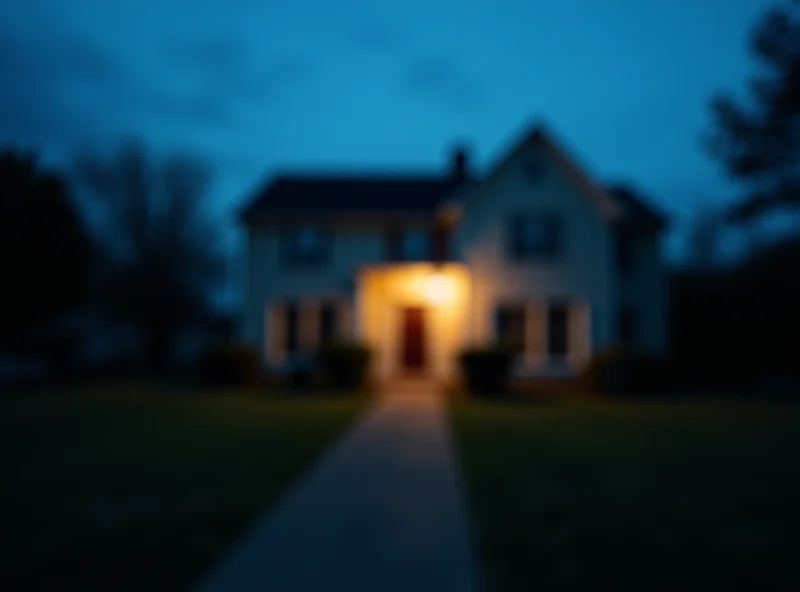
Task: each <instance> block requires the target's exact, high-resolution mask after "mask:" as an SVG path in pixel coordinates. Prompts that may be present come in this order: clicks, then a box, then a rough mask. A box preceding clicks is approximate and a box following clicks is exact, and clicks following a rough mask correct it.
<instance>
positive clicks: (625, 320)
mask: <svg viewBox="0 0 800 592" xmlns="http://www.w3.org/2000/svg"><path fill="white" fill-rule="evenodd" d="M618 327H619V328H618V332H619V340H620V341H621V342H622V343H624V344H630V343H633V341H634V340H635V339H636V314H635V313H634V311H633V309H632V308H631V307H630V306H623V307H622V308H621V309H620V311H619V319H618Z"/></svg>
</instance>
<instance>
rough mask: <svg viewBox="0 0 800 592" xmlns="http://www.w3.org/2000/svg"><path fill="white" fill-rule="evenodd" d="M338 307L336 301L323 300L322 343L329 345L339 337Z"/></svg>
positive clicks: (320, 323)
mask: <svg viewBox="0 0 800 592" xmlns="http://www.w3.org/2000/svg"><path fill="white" fill-rule="evenodd" d="M338 323H339V316H338V307H337V305H336V303H335V302H323V303H322V306H321V307H320V321H319V330H320V343H321V344H322V345H329V344H331V343H333V342H335V341H336V339H337V338H338V330H337V328H338Z"/></svg>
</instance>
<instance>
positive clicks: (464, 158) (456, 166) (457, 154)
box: [452, 145, 469, 183]
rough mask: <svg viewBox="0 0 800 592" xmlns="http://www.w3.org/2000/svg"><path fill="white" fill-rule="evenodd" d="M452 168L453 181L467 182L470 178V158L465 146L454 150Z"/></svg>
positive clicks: (459, 146)
mask: <svg viewBox="0 0 800 592" xmlns="http://www.w3.org/2000/svg"><path fill="white" fill-rule="evenodd" d="M452 167H453V168H452V175H453V179H455V180H456V181H458V182H459V183H460V182H462V181H466V179H467V178H468V177H469V158H468V155H467V148H466V147H465V146H463V145H458V146H455V147H454V148H453V160H452Z"/></svg>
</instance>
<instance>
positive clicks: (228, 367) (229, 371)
mask: <svg viewBox="0 0 800 592" xmlns="http://www.w3.org/2000/svg"><path fill="white" fill-rule="evenodd" d="M198 366H199V371H200V375H201V378H202V379H203V382H205V383H206V384H210V385H214V386H249V385H254V384H257V383H258V382H259V378H260V376H261V363H260V361H259V357H258V353H257V352H256V350H255V349H253V348H251V347H249V346H247V345H244V344H239V343H220V344H217V345H213V346H211V347H209V348H208V349H206V350H205V351H203V352H202V353H201V354H200V355H199V356H198Z"/></svg>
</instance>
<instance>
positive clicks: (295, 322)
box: [284, 302, 300, 354]
mask: <svg viewBox="0 0 800 592" xmlns="http://www.w3.org/2000/svg"><path fill="white" fill-rule="evenodd" d="M285 338H286V343H285V344H284V351H285V352H286V353H287V354H293V353H295V352H296V351H297V350H298V346H299V343H300V310H299V308H298V306H297V303H294V302H292V303H289V304H287V305H286V335H285Z"/></svg>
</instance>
